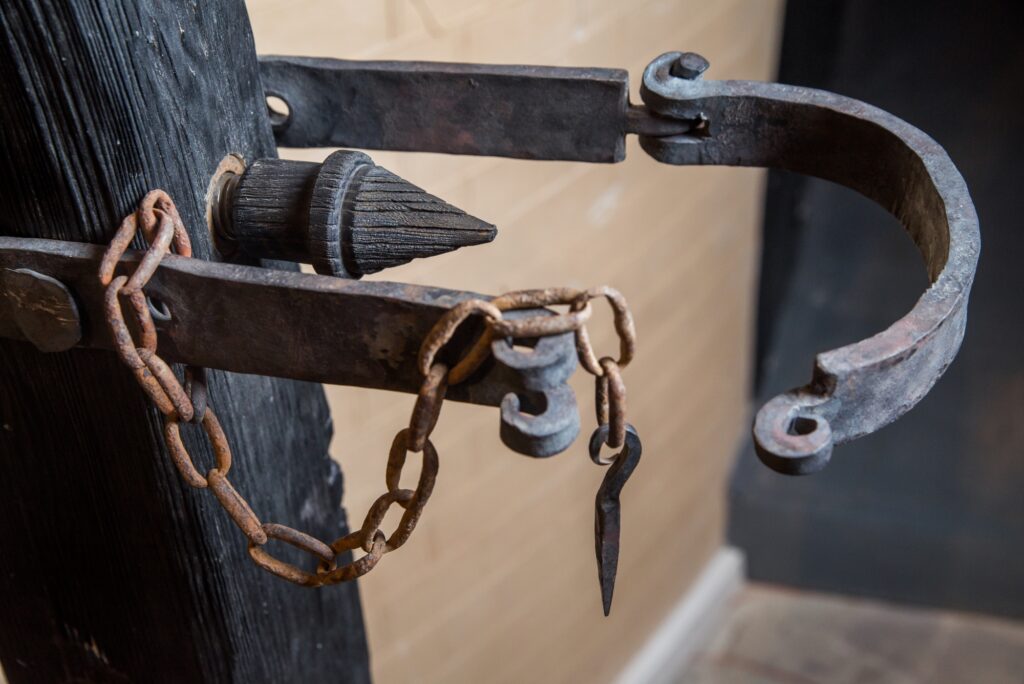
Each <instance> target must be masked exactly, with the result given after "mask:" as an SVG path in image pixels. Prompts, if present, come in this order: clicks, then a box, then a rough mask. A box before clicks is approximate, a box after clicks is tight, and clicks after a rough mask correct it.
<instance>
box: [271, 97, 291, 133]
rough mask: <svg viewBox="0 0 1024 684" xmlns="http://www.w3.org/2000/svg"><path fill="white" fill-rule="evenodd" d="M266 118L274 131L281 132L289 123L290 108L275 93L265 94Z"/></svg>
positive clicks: (284, 100) (285, 101)
mask: <svg viewBox="0 0 1024 684" xmlns="http://www.w3.org/2000/svg"><path fill="white" fill-rule="evenodd" d="M266 99H267V116H268V117H270V125H271V126H273V127H274V130H275V131H280V130H283V129H284V128H285V127H286V126H287V125H288V123H289V122H290V121H291V117H292V108H291V105H289V104H288V101H287V100H286V99H284V98H283V97H281V96H280V95H277V94H275V93H267V98H266Z"/></svg>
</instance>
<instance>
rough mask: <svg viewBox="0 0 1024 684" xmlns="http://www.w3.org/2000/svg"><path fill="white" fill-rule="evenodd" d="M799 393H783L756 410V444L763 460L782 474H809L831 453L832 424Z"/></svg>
mask: <svg viewBox="0 0 1024 684" xmlns="http://www.w3.org/2000/svg"><path fill="white" fill-rule="evenodd" d="M806 399H807V397H805V396H804V395H802V394H799V393H792V392H790V393H786V394H780V395H779V396H777V397H775V398H774V399H772V400H771V401H769V402H768V403H767V404H765V405H764V406H763V407H761V410H760V411H758V412H757V417H756V418H755V419H754V430H753V432H754V448H755V450H756V451H757V456H758V458H760V459H761V462H762V463H764V464H765V465H766V466H768V467H769V468H771V469H772V470H774V471H776V472H778V473H782V474H783V475H810V474H812V473H816V472H818V471H820V470H822V469H823V468H824V467H825V466H826V465H828V462H829V459H830V458H831V457H832V444H833V442H832V427H831V425H829V422H828V420H827V419H826V418H825V417H824V416H822V415H820V414H817V413H815V412H814V411H813V410H812V409H813V407H814V405H815V403H816V402H808V401H807V400H806Z"/></svg>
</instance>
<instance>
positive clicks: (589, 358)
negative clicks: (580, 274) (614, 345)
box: [572, 285, 636, 376]
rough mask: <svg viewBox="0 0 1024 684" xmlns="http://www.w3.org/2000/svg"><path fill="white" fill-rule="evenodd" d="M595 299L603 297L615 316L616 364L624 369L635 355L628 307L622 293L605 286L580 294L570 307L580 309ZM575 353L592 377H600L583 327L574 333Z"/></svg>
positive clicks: (599, 367) (597, 362)
mask: <svg viewBox="0 0 1024 684" xmlns="http://www.w3.org/2000/svg"><path fill="white" fill-rule="evenodd" d="M597 297H604V298H605V299H607V300H608V303H609V304H611V307H612V313H613V314H614V316H615V318H614V324H615V332H616V333H618V336H619V358H618V359H617V360H616V363H617V364H618V365H619V368H625V367H626V366H628V365H629V362H630V361H632V360H633V356H634V355H635V354H636V325H635V324H634V323H633V314H631V313H630V311H629V305H628V304H627V303H626V298H625V297H623V296H622V293H621V292H619V291H618V290H616V289H614V288H611V287H608V286H606V285H605V286H601V287H593V288H590V289H589V290H586V291H585V292H583V293H581V294H580V295H579V297H578V298H577V300H576V301H575V302H573V304H572V306H573V308H580V309H582V308H583V307H584V306H585V305H587V304H589V302H590V300H591V299H595V298H597ZM576 351H577V353H578V354H579V357H580V363H581V364H582V365H583V367H584V368H586V369H587V371H588V372H589V373H591V374H592V375H596V376H600V375H601V373H602V372H603V371H602V369H601V364H600V362H599V361H598V358H597V354H595V353H594V347H593V345H592V344H591V343H590V334H589V333H588V332H587V329H586V328H585V327H581V328H579V329H578V330H577V331H576Z"/></svg>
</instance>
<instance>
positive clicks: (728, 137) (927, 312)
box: [640, 52, 981, 475]
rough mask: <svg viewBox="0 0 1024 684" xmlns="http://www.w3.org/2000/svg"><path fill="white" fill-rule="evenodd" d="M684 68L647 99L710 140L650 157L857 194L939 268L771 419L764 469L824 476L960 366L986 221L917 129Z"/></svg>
mask: <svg viewBox="0 0 1024 684" xmlns="http://www.w3.org/2000/svg"><path fill="white" fill-rule="evenodd" d="M680 57H682V53H678V52H670V53H666V54H664V55H661V56H660V57H658V58H657V59H655V60H654V61H653V62H651V64H650V65H649V66H648V67H647V69H646V70H645V71H644V77H643V84H642V86H641V91H640V93H641V97H642V99H643V101H644V103H645V104H646V105H647V106H648V107H649V108H650V109H651V110H653V111H654V112H656V113H657V114H660V115H662V116H667V117H672V118H677V119H689V120H693V121H698V122H701V126H700V128H701V129H703V130H700V131H697V132H696V133H695V134H685V135H677V136H671V137H661V138H656V137H643V136H641V138H640V143H641V146H642V147H643V149H644V150H645V151H646V152H647V153H648V154H650V155H651V156H652V157H654V158H655V159H657V160H658V161H661V162H665V163H668V164H721V165H729V166H766V167H773V168H780V169H787V170H789V171H795V172H797V173H803V174H806V175H811V176H817V177H819V178H824V179H827V180H830V181H833V182H836V183H839V184H842V185H845V186H846V187H849V188H852V189H853V190H856V191H858V192H860V193H861V194H863V195H865V196H867V197H868V198H870V199H872V200H874V201H875V202H877V203H878V204H880V205H881V206H882V207H883V208H885V209H886V210H887V211H889V212H890V213H892V214H893V215H894V216H895V217H896V218H897V219H899V220H900V222H901V223H902V224H903V225H904V227H905V228H906V229H907V231H908V232H909V233H910V236H911V237H912V238H913V240H914V242H915V243H916V245H917V247H918V250H919V251H920V252H921V255H922V256H923V258H924V261H925V264H926V265H927V267H928V273H929V276H930V279H931V286H930V287H929V288H928V289H927V290H926V291H925V293H924V294H923V295H922V296H921V298H920V299H919V300H918V301H917V303H916V304H915V306H914V308H913V309H912V310H911V311H910V312H909V313H908V314H907V315H905V316H904V317H903V318H901V319H900V320H898V321H896V322H895V323H894V324H892V325H891V326H890V327H889V328H887V329H886V330H884V331H882V332H880V333H878V334H877V335H875V336H873V337H871V338H869V339H866V340H863V341H861V342H857V343H855V344H851V345H848V346H845V347H842V348H840V349H834V350H832V351H827V352H823V353H820V354H818V356H817V358H816V361H815V368H814V375H813V378H812V380H811V382H810V383H809V384H807V385H806V386H804V387H801V388H798V389H794V390H792V391H789V392H786V393H784V394H781V395H779V396H777V397H775V398H774V399H772V400H771V401H769V402H768V403H767V404H765V405H764V407H762V408H761V410H760V411H759V412H758V414H757V417H756V419H755V420H754V427H753V434H754V441H755V445H756V448H757V453H758V455H759V457H760V458H761V460H762V461H763V462H764V463H765V464H766V465H768V466H769V467H771V468H772V469H774V470H777V471H779V472H781V473H786V474H790V475H800V474H807V473H812V472H816V471H818V470H820V469H821V468H823V467H824V466H825V465H826V464H827V463H828V460H829V458H830V456H831V453H832V447H833V445H834V444H841V443H843V442H846V441H849V440H852V439H856V438H857V437H861V436H863V435H866V434H868V433H871V432H874V431H875V430H878V429H880V428H882V427H883V426H885V425H887V424H889V423H891V422H892V421H894V420H896V419H897V418H899V417H900V416H901V415H903V414H904V413H906V412H907V411H908V410H910V409H911V408H912V407H913V406H914V405H915V404H916V403H917V402H918V401H920V400H921V398H922V397H923V396H924V395H925V394H927V392H928V390H930V389H931V387H932V386H933V385H934V384H935V382H936V381H937V380H938V379H939V377H940V376H941V375H942V373H943V372H944V371H945V370H946V368H947V367H948V366H949V364H950V363H951V362H952V360H953V358H954V357H955V356H956V353H957V351H958V350H959V348H960V343H961V341H962V340H963V335H964V327H965V325H966V320H967V299H968V296H969V294H970V289H971V284H972V282H973V281H974V272H975V269H976V268H977V262H978V253H979V250H980V242H981V239H980V235H979V230H978V218H977V214H976V212H975V210H974V205H973V204H972V202H971V198H970V195H969V194H968V191H967V185H966V184H965V183H964V180H963V178H962V177H961V175H960V173H959V172H958V171H957V169H956V167H955V166H954V165H953V162H952V161H951V160H950V159H949V156H948V155H947V154H946V152H945V151H944V150H943V149H942V148H941V147H940V146H939V145H938V144H937V143H936V142H935V141H934V140H932V139H931V138H929V137H928V136H927V135H925V134H924V133H922V132H921V131H919V130H918V129H916V128H914V127H913V126H911V125H910V124H908V123H906V122H905V121H902V120H901V119H898V118H896V117H895V116H893V115H891V114H888V113H887V112H884V111H882V110H880V109H877V108H875V107H872V106H871V105H868V104H865V103H863V102H859V101H857V100H853V99H850V98H846V97H842V96H840V95H835V94H833V93H828V92H824V91H820V90H812V89H809V88H799V87H795V86H788V85H781V84H776V83H757V82H751V81H703V80H700V78H699V75H698V76H696V77H691V78H686V77H680V76H675V75H673V64H675V63H676V62H677V61H678V60H679V58H680ZM675 71H676V72H679V73H681V72H680V70H679V69H678V68H676V69H675ZM684 76H685V75H684Z"/></svg>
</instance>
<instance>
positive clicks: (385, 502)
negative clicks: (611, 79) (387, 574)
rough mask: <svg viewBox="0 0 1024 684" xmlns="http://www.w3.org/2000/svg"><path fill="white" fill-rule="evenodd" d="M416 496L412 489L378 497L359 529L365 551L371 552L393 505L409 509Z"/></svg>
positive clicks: (395, 490)
mask: <svg viewBox="0 0 1024 684" xmlns="http://www.w3.org/2000/svg"><path fill="white" fill-rule="evenodd" d="M414 496H416V492H414V491H413V490H411V489H390V490H388V491H386V492H384V493H383V494H381V495H380V496H378V497H377V500H376V501H374V502H373V503H372V504H371V505H370V509H369V510H368V511H366V517H365V518H363V525H362V527H360V528H359V534H360V538H361V539H362V547H363V551H366V552H367V553H369V552H370V546H371V543H372V540H373V539H374V537H375V536H376V534H377V533H378V532H380V531H381V529H380V526H381V523H383V522H384V516H385V515H387V514H388V510H390V508H391V506H392V504H396V503H397V504H398V505H399V506H401V507H402V508H408V506H409V503H410V502H411V501H412V500H413V497H414Z"/></svg>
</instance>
